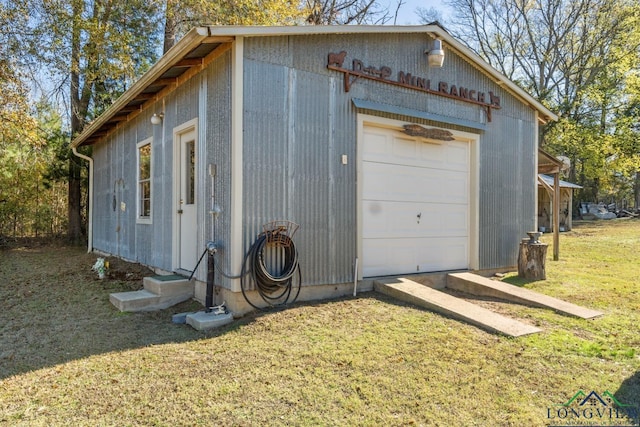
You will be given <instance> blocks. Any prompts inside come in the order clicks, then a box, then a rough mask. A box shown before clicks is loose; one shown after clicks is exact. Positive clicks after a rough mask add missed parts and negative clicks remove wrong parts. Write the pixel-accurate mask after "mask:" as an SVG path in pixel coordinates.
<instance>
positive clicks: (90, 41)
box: [4, 0, 158, 242]
mask: <svg viewBox="0 0 640 427" xmlns="http://www.w3.org/2000/svg"><path fill="white" fill-rule="evenodd" d="M147 3H149V2H146V1H141V0H129V1H126V2H122V1H116V0H94V1H89V0H57V1H46V2H42V1H38V0H29V1H5V2H4V5H5V6H6V9H7V10H23V11H24V8H26V10H28V14H27V13H25V15H24V16H28V17H29V18H28V19H26V20H22V22H20V24H19V25H16V24H15V23H12V22H7V25H8V27H7V28H11V30H10V32H11V37H10V42H11V46H12V49H13V52H14V53H15V54H16V55H18V57H19V58H20V59H21V61H22V64H21V65H22V66H23V67H25V68H27V69H29V70H31V74H32V76H31V77H32V79H33V81H36V82H42V81H46V82H47V83H46V84H40V85H39V87H40V90H41V91H42V93H43V94H44V95H45V96H50V97H51V99H54V100H57V102H59V103H60V105H65V106H67V108H68V112H67V117H68V126H69V127H70V133H69V135H70V138H73V137H74V136H75V135H77V134H78V133H80V132H81V131H82V129H83V128H84V126H85V124H86V123H87V122H89V121H90V120H92V119H93V118H94V117H96V116H97V115H99V114H100V113H101V112H102V111H103V110H104V109H105V108H106V107H107V106H108V105H110V104H111V103H112V102H113V99H114V98H116V97H117V96H118V95H119V94H121V93H122V92H123V91H124V90H126V88H127V87H128V85H130V83H131V81H133V80H134V79H135V78H136V77H137V76H138V75H140V74H141V73H142V72H143V71H144V70H145V69H147V68H148V67H149V66H150V64H151V63H153V62H154V61H155V59H156V57H157V55H156V52H157V51H156V46H157V41H158V31H154V30H153V29H154V28H157V25H154V20H156V21H157V13H156V9H155V6H153V5H151V6H149V5H148V4H147ZM150 29H151V30H150ZM81 171H82V165H81V161H80V160H79V159H77V158H76V157H74V156H69V163H68V171H67V180H68V233H67V234H68V238H69V240H71V241H73V242H80V241H81V239H82V234H83V233H82V232H83V227H82V224H83V222H82V198H81V194H82V189H81V183H82V175H81Z"/></svg>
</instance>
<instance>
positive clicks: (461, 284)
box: [447, 273, 604, 319]
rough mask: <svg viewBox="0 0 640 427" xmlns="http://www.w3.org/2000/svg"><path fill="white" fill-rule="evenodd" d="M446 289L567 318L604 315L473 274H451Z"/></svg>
mask: <svg viewBox="0 0 640 427" xmlns="http://www.w3.org/2000/svg"><path fill="white" fill-rule="evenodd" d="M447 288H450V289H455V290H457V291H461V292H465V293H467V294H471V295H477V296H484V297H491V298H497V299H501V300H505V301H509V302H515V303H519V304H523V305H528V306H532V307H541V308H550V309H552V310H554V311H556V312H558V313H562V314H567V315H569V316H575V317H581V318H583V319H592V318H594V317H598V316H602V315H603V314H604V313H602V312H600V311H596V310H591V309H588V308H584V307H581V306H578V305H575V304H572V303H569V302H566V301H563V300H560V299H557V298H553V297H550V296H548V295H543V294H540V293H537V292H534V291H532V290H530V289H525V288H520V287H518V286H514V285H510V284H509V283H504V282H501V281H498V280H491V279H487V278H486V277H482V276H478V275H477V274H473V273H451V274H449V275H448V277H447Z"/></svg>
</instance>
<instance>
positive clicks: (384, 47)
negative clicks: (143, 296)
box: [73, 25, 556, 311]
mask: <svg viewBox="0 0 640 427" xmlns="http://www.w3.org/2000/svg"><path fill="white" fill-rule="evenodd" d="M435 40H440V41H441V43H442V49H443V51H444V55H445V58H444V64H443V66H442V67H430V66H429V64H428V55H427V53H428V52H429V51H432V50H434V49H436V48H437V47H438V45H436V44H434V41H435ZM154 116H155V117H154ZM152 119H153V120H152ZM555 119H556V116H555V115H554V114H553V113H552V112H550V111H549V110H547V109H546V108H545V107H544V106H542V105H541V104H540V103H538V102H537V101H536V100H535V99H533V98H532V97H531V96H529V95H528V94H526V93H525V92H524V91H522V90H521V89H520V88H518V87H517V86H516V85H515V84H514V83H512V82H510V81H509V80H508V79H507V78H505V77H504V76H503V75H501V74H500V73H498V72H497V71H496V70H495V69H493V68H492V67H490V66H489V65H488V64H486V63H485V62H484V61H482V60H481V59H480V58H479V57H477V56H476V55H475V54H473V53H472V52H471V51H470V50H469V49H467V48H465V47H464V46H463V45H462V44H461V43H459V42H458V41H456V40H455V39H453V38H452V37H451V36H450V35H449V34H448V33H446V31H444V30H443V29H442V28H441V27H439V26H437V25H429V26H414V27H392V26H383V27H381V26H346V27H340V26H329V27H320V26H314V27H306V26H300V27H233V26H229V27H207V28H197V29H194V30H192V31H191V32H190V33H188V34H187V35H186V36H185V37H184V38H183V39H182V40H181V41H180V42H179V43H177V44H176V46H174V47H173V48H172V49H171V50H170V51H169V52H167V54H166V55H165V56H164V57H163V58H162V59H161V60H160V61H159V62H158V63H157V64H156V65H155V66H153V67H152V68H151V70H149V72H147V73H146V74H145V75H144V76H142V78H141V79H140V80H139V81H138V82H137V83H136V84H134V85H133V86H132V87H131V88H130V89H129V90H128V91H127V92H126V93H125V94H124V95H123V96H122V97H121V98H120V99H118V100H117V101H116V102H115V103H114V105H113V106H112V107H111V108H110V109H108V110H107V111H106V112H105V113H104V114H103V115H102V116H100V117H99V118H98V119H96V120H95V121H94V122H93V123H92V124H91V125H89V126H88V127H87V128H86V129H85V130H84V132H83V133H82V134H81V135H79V136H78V137H77V138H76V139H75V140H74V141H73V147H80V146H83V145H92V146H93V153H92V163H93V171H94V173H93V176H94V178H93V182H92V185H91V186H92V196H91V200H92V208H91V218H90V220H91V230H92V232H91V237H90V247H91V248H92V249H94V250H97V251H100V252H104V253H109V254H113V255H117V256H120V257H122V258H125V259H128V260H133V261H137V262H140V263H142V264H145V265H148V266H151V267H154V268H156V269H158V270H162V271H166V272H171V271H175V272H181V273H190V272H191V270H193V269H194V267H195V265H196V262H197V260H198V257H199V255H200V254H201V252H202V251H203V249H204V248H205V245H206V242H208V241H215V242H216V246H217V248H218V252H217V254H216V259H217V260H218V261H219V267H220V271H225V272H227V273H229V275H231V276H233V275H237V274H239V273H240V271H241V269H242V265H243V262H244V257H245V254H246V253H247V251H248V248H249V247H250V246H251V245H252V244H253V242H254V241H255V240H256V238H257V236H258V235H259V233H260V232H261V231H262V230H263V228H264V226H265V224H268V223H270V222H272V221H276V220H283V221H292V222H294V223H296V224H299V226H300V228H299V230H298V231H297V233H296V234H295V236H294V241H295V244H296V247H297V250H298V253H299V262H300V266H301V271H302V283H303V289H302V293H301V298H304V299H310V298H324V297H329V296H336V295H341V294H344V293H347V292H350V291H351V289H352V286H353V285H352V284H353V282H354V274H356V275H357V277H356V279H359V280H361V283H360V286H361V288H363V289H367V288H369V289H370V286H371V283H370V281H367V280H366V279H367V278H370V277H373V276H379V275H398V274H411V273H424V272H436V271H450V270H477V271H484V272H492V271H495V270H504V269H506V268H511V267H513V266H515V265H516V260H517V248H518V244H519V242H520V240H521V239H522V237H524V236H525V232H526V231H530V230H532V229H535V228H536V227H537V224H536V220H537V214H536V179H537V149H538V143H537V141H538V126H539V125H540V124H541V123H545V122H546V121H549V120H555ZM356 265H357V266H358V269H357V270H356V268H355V266H356ZM195 278H196V279H197V284H196V297H197V298H199V299H201V300H202V299H203V292H204V281H205V280H206V268H205V266H201V267H200V268H199V269H198V270H197V271H196V272H195ZM215 284H216V286H217V290H218V292H219V293H220V295H219V296H218V302H221V301H222V300H224V301H226V302H227V304H228V305H229V307H230V308H231V309H232V310H234V311H243V310H245V309H246V307H247V306H246V303H245V302H244V301H243V298H242V296H241V293H240V281H239V280H238V279H237V278H228V277H224V276H223V275H222V274H220V272H219V271H218V272H216V275H215Z"/></svg>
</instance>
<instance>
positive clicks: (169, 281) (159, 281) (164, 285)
mask: <svg viewBox="0 0 640 427" xmlns="http://www.w3.org/2000/svg"><path fill="white" fill-rule="evenodd" d="M142 284H143V286H144V288H145V289H146V290H148V291H149V292H153V293H154V294H157V295H160V296H173V295H182V294H185V295H186V294H191V295H190V296H192V297H193V291H194V283H193V282H192V281H189V280H187V279H186V278H184V277H182V276H177V275H172V276H153V277H145V278H143V279H142Z"/></svg>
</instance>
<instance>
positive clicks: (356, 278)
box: [353, 257, 358, 297]
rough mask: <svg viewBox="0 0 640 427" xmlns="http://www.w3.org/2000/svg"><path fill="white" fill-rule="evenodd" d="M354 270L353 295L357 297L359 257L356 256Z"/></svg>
mask: <svg viewBox="0 0 640 427" xmlns="http://www.w3.org/2000/svg"><path fill="white" fill-rule="evenodd" d="M353 270H354V271H353V296H354V297H355V296H356V290H357V289H358V257H356V262H355V266H354V268H353Z"/></svg>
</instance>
